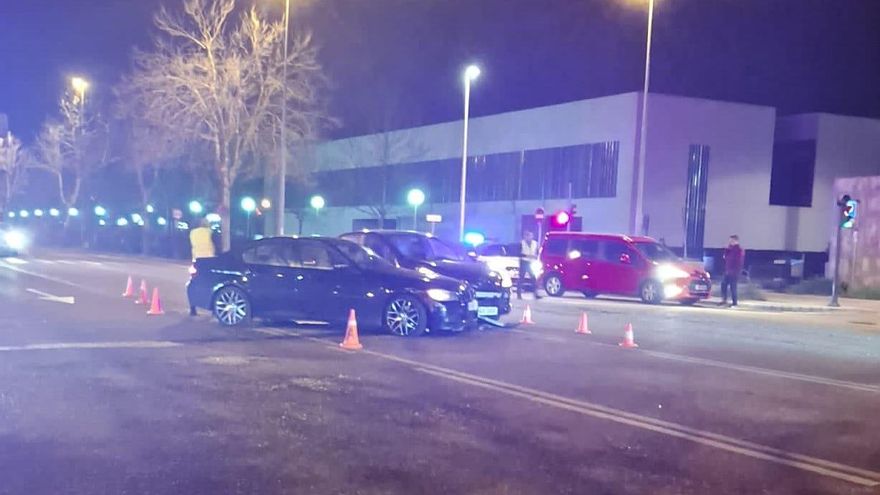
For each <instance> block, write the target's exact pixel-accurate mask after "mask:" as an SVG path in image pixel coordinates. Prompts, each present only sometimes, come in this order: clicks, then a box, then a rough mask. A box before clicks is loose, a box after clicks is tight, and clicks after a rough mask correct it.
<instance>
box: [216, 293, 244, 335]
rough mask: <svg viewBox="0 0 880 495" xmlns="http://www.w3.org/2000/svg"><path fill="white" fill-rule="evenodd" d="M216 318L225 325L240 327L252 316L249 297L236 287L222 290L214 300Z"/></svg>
mask: <svg viewBox="0 0 880 495" xmlns="http://www.w3.org/2000/svg"><path fill="white" fill-rule="evenodd" d="M214 316H216V317H217V319H218V320H219V321H220V323H222V324H224V325H227V326H236V325H240V324H241V323H242V322H243V321H245V320H246V319H247V318H248V317H249V316H250V306H249V303H248V300H247V297H246V296H245V295H244V294H243V293H242V291H241V290H239V289H237V288H235V287H224V288H223V289H220V292H219V293H218V294H217V297H216V298H215V299H214Z"/></svg>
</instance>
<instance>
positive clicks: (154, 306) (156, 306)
mask: <svg viewBox="0 0 880 495" xmlns="http://www.w3.org/2000/svg"><path fill="white" fill-rule="evenodd" d="M147 314H148V315H150V316H156V315H164V314H165V311H164V310H163V309H162V300H161V299H159V288H158V287H153V302H152V303H150V310H149V311H147Z"/></svg>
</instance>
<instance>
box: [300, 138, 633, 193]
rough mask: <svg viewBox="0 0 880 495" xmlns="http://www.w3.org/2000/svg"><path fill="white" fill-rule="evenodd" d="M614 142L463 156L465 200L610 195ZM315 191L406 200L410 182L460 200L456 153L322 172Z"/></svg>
mask: <svg viewBox="0 0 880 495" xmlns="http://www.w3.org/2000/svg"><path fill="white" fill-rule="evenodd" d="M619 150H620V143H619V142H617V141H613V142H606V143H595V144H582V145H576V146H564V147H558V148H545V149H537V150H527V151H515V152H508V153H493V154H489V155H479V156H472V157H468V179H467V198H468V200H469V201H516V200H520V199H564V198H567V197H568V195H569V187H570V188H571V195H572V197H575V198H612V197H614V196H616V194H617V162H618V156H619ZM316 182H317V186H318V190H320V191H321V193H322V194H324V195H325V196H326V197H327V203H328V204H329V205H332V206H363V205H374V206H375V205H379V204H380V203H381V202H382V197H383V193H382V192H383V188H384V197H385V204H386V205H400V204H405V202H406V201H405V198H406V192H407V191H408V190H410V189H411V188H413V187H418V188H420V189H422V190H423V191H425V194H426V196H427V197H428V198H427V199H428V202H429V203H454V202H457V201H458V199H459V193H460V184H461V161H460V160H459V159H456V158H449V159H444V160H432V161H424V162H416V163H403V164H395V165H387V166H378V167H361V168H351V169H343V170H332V171H328V172H321V173H319V174H318V175H317V177H316Z"/></svg>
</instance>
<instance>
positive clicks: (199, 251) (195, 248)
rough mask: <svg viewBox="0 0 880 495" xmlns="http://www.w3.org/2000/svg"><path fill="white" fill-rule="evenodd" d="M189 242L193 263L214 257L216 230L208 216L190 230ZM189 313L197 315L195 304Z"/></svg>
mask: <svg viewBox="0 0 880 495" xmlns="http://www.w3.org/2000/svg"><path fill="white" fill-rule="evenodd" d="M189 244H190V248H191V252H192V261H193V263H195V262H196V259H198V258H213V257H214V255H215V250H214V231H213V230H211V222H209V221H208V219H207V218H203V219H202V222H201V225H200V226H199V227H197V228H195V229H192V230H191V231H190V232H189ZM189 314H190V316H196V307H195V306H190V307H189Z"/></svg>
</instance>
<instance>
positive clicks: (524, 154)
mask: <svg viewBox="0 0 880 495" xmlns="http://www.w3.org/2000/svg"><path fill="white" fill-rule="evenodd" d="M640 98H641V94H640V93H626V94H620V95H614V96H608V97H603V98H595V99H590V100H582V101H575V102H570V103H564V104H560V105H552V106H547V107H541V108H533V109H528V110H522V111H516V112H508V113H502V114H497V115H491V116H486V117H479V118H473V119H471V120H470V133H469V146H468V155H469V159H468V163H469V171H468V192H467V194H468V201H467V216H466V225H467V229H468V230H476V231H480V232H482V233H484V234H485V235H486V236H487V237H489V238H497V239H500V240H505V241H510V240H515V239H517V238H518V237H519V235H520V233H521V231H522V230H523V229H524V228H527V229H529V230H535V229H536V224H535V222H534V220H533V217H532V215H533V212H534V211H535V209H536V208H538V207H541V208H543V209H544V210H545V211H546V212H547V213H548V215H549V214H552V213H553V212H555V211H557V210H562V209H564V208H566V207H567V206H568V204H569V199H568V197H569V187H571V191H572V202H573V203H574V204H576V205H577V217H579V218H578V219H577V222H576V227H577V228H578V229H580V230H584V231H593V232H634V231H635V230H637V229H638V230H642V229H646V230H647V233H648V234H649V235H651V236H653V237H655V238H658V239H659V238H663V239H664V240H665V241H666V243H667V244H668V245H670V246H673V247H684V246H687V247H688V249H689V254H692V255H699V253H701V252H702V250H703V248H704V247H705V248H721V247H723V246H724V245H725V243H726V241H727V237H728V235H729V234H732V233H737V234H739V236H740V238H741V239H742V242H743V243H744V245H745V246H746V247H747V248H748V249H750V250H763V251H797V252H811V253H824V251H825V250H826V248H827V244H828V239H829V230H828V225H829V222H828V219H829V218H830V217H829V215H832V214H833V198H832V197H831V194H832V193H831V188H832V182H833V179H834V177H840V176H848V175H871V174H878V173H880V158H878V157H880V121H873V120H869V119H860V118H851V117H840V116H833V115H824V114H808V115H797V116H792V117H784V118H780V119H777V116H776V111H775V109H774V108H771V107H763V106H755V105H746V104H739V103H728V102H721V101H712V100H704V99H696V98H684V97H676V96H668V95H660V94H650V95H649V98H648V132H647V141H646V146H647V151H646V157H647V158H646V174H645V196H644V214H645V218H643V219H636V218H634V214H635V213H634V211H635V197H634V191H635V190H636V183H635V180H634V177H635V175H634V164H635V163H636V158H637V150H638V138H639V132H638V130H639V125H638V123H639V112H640ZM474 104H475V105H477V104H478V103H477V102H474ZM461 142H462V122H461V121H457V122H447V123H442V124H436V125H429V126H424V127H417V128H412V129H403V130H397V131H391V132H387V133H384V134H377V135H370V136H360V137H355V138H350V139H342V140H337V141H331V142H325V143H322V144H320V145H317V148H316V149H315V150H314V153H313V158H312V161H313V162H314V164H313V166H314V171H315V173H316V177H317V182H316V185H315V186H314V189H315V192H317V193H320V194H322V195H323V196H324V197H325V198H326V199H327V208H325V209H324V210H322V211H321V213H320V218H319V219H317V220H318V221H315V219H313V220H312V221H311V223H309V221H308V220H307V221H306V228H305V231H306V232H308V233H320V234H329V235H334V234H338V233H340V232H343V231H347V230H351V229H353V228H360V227H362V226H367V225H371V224H372V225H375V224H376V220H375V218H376V215H375V212H376V209H377V207H379V206H381V205H382V204H383V202H382V200H381V198H382V196H383V189H384V191H385V197H386V200H385V202H384V203H385V204H386V209H387V218H389V219H391V220H392V222H396V226H397V227H399V228H412V226H413V209H412V208H410V207H408V206H407V205H406V191H408V190H409V189H410V188H413V187H418V188H420V189H422V190H424V191H425V193H426V196H427V200H426V203H425V204H424V205H423V206H422V207H421V209H420V210H419V213H418V215H419V223H418V228H419V229H427V228H429V227H428V225H427V224H426V223H425V221H424V214H425V213H438V214H441V215H442V216H443V222H442V223H440V224H439V225H437V226H436V229H437V231H436V232H437V234H438V235H440V236H443V237H447V238H451V239H454V238H456V237H457V235H458V197H459V184H460V182H459V180H460V179H459V177H460V173H461V146H462V144H461ZM811 150H812V151H811ZM774 155H775V156H774ZM794 175H797V176H798V177H797V180H793V179H794V178H795V177H794ZM810 176H812V180H810ZM771 179H772V180H771ZM383 184H385V186H384V187H383ZM771 184H772V188H771ZM803 184H808V186H807V191H806V192H805V191H804V188H803V187H801V185H803ZM569 185H570V186H569ZM294 222H295V220H294V219H293V217H290V218H289V219H288V223H294ZM292 226H293V225H290V226H288V230H291V229H290V227H292ZM294 230H295V229H294Z"/></svg>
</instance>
